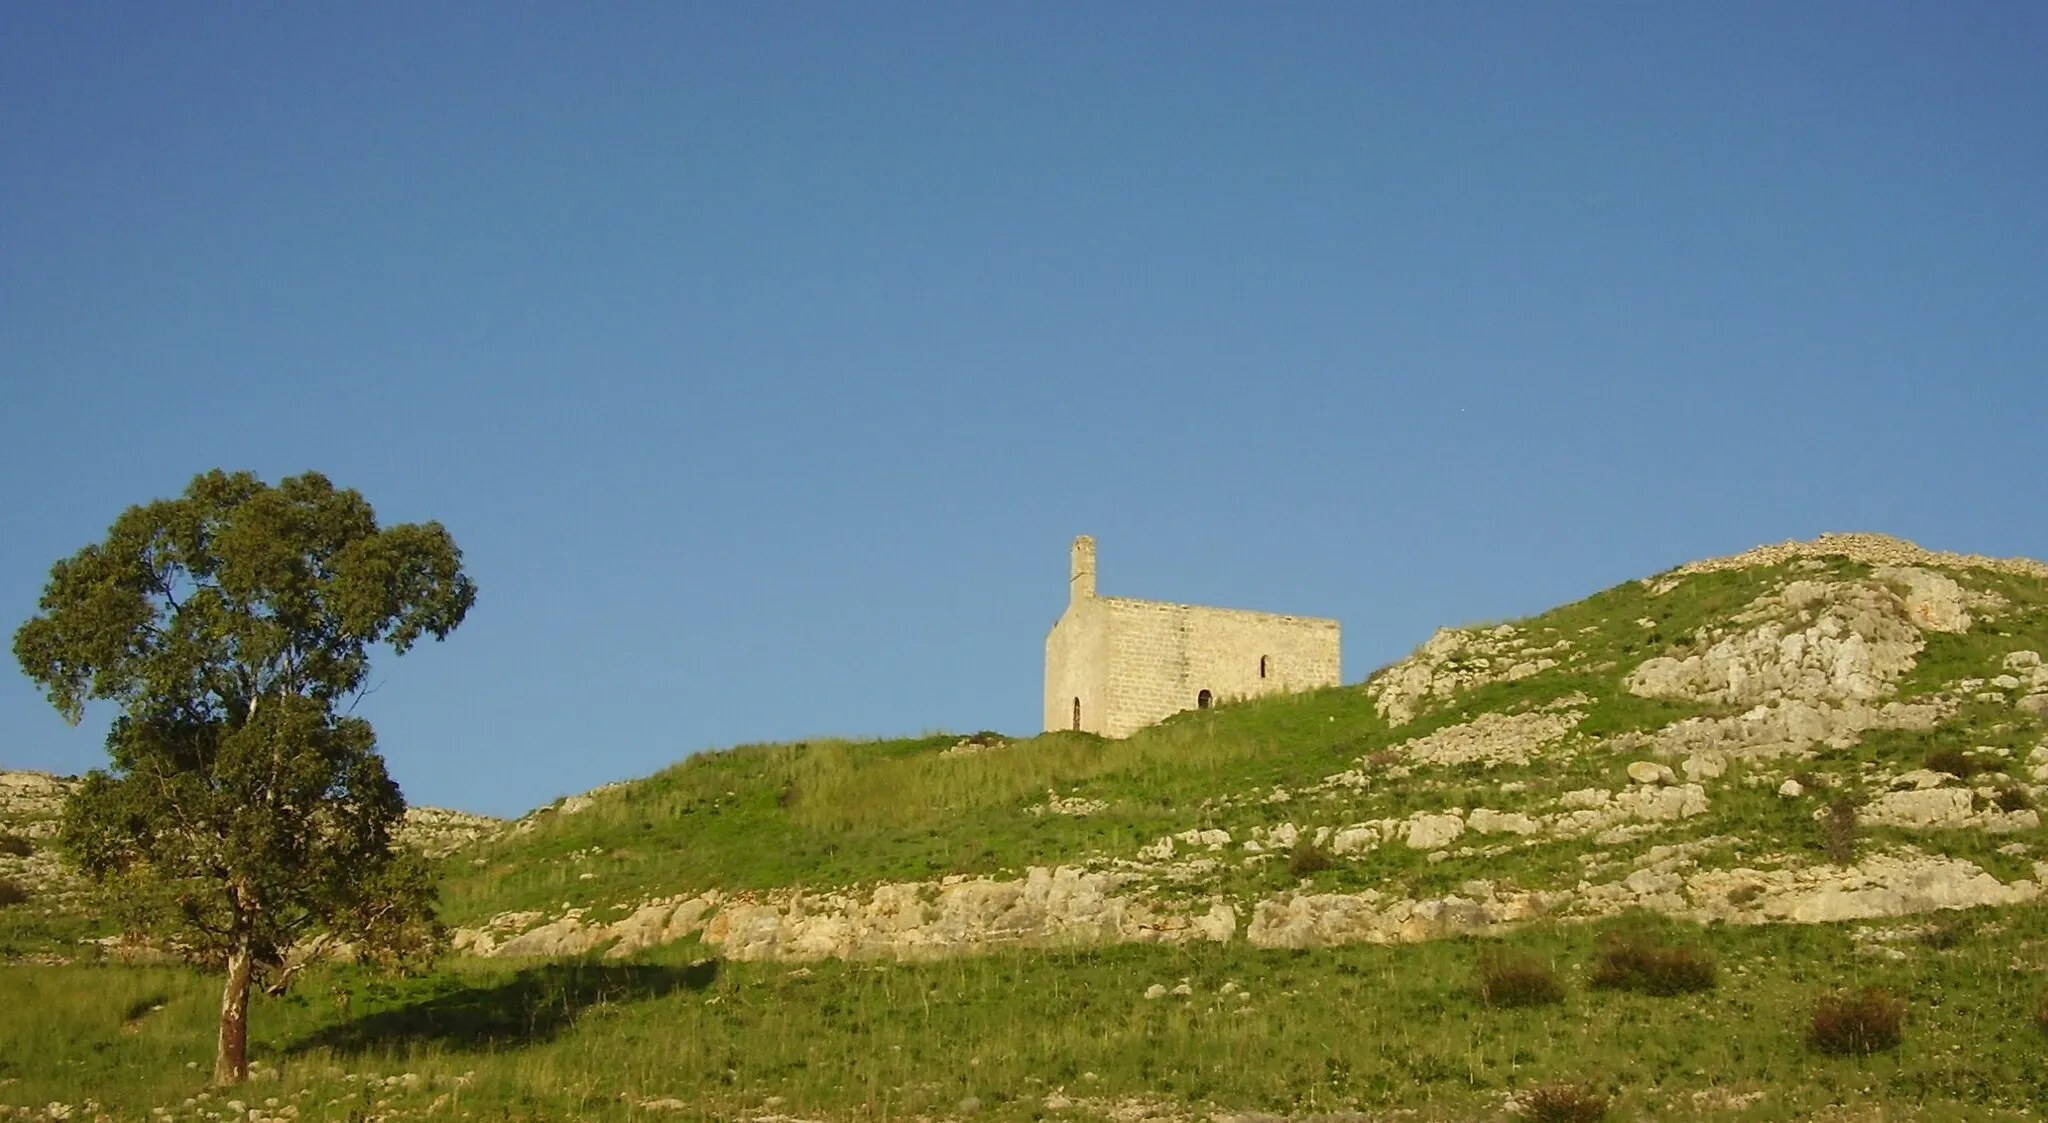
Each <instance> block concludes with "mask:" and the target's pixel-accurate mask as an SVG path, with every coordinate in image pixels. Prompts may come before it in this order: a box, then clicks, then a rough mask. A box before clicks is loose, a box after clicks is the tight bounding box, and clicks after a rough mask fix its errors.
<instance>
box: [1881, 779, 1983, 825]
mask: <svg viewBox="0 0 2048 1123" xmlns="http://www.w3.org/2000/svg"><path fill="white" fill-rule="evenodd" d="M1971 799H1972V796H1971V794H1970V793H1969V792H1968V791H1967V790H1965V789H1962V788H1926V789H1915V790H1913V791H1903V792H1886V793H1885V794H1883V795H1881V796H1878V797H1877V798H1876V799H1874V800H1871V801H1870V802H1869V803H1867V804H1865V805H1864V806H1863V807H1862V809H1861V810H1859V811H1858V813H1857V818H1858V819H1859V820H1861V821H1862V822H1866V823H1869V824H1871V825H1873V826H1889V827H1960V826H1963V825H1964V824H1966V823H1968V822H1969V820H1970V803H1971Z"/></svg>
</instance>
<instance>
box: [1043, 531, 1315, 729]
mask: <svg viewBox="0 0 2048 1123" xmlns="http://www.w3.org/2000/svg"><path fill="white" fill-rule="evenodd" d="M1094 586H1095V544H1094V541H1093V540H1092V539H1088V538H1086V537H1083V538H1079V539H1076V540H1075V545H1074V553H1073V567H1072V574H1071V580H1070V581H1069V589H1070V600H1069V604H1068V607H1067V611H1066V613H1065V614H1063V615H1062V616H1061V617H1060V619H1059V622H1058V623H1056V624H1054V625H1053V629H1052V632H1051V634H1049V635H1047V636H1046V639H1045V729H1046V730H1047V731H1048V732H1051V731H1054V730H1061V729H1076V728H1078V729H1082V730H1085V731H1087V732H1090V733H1099V734H1102V735H1104V736H1107V737H1125V736H1129V735H1130V734H1132V733H1134V732H1136V731H1137V730H1139V729H1143V728H1144V727H1145V726H1148V725H1151V724H1153V723H1154V722H1157V721H1160V720H1161V719H1164V718H1167V717H1170V716H1172V715H1174V714H1177V713H1180V712H1181V711H1183V710H1192V709H1196V708H1199V707H1200V706H1201V705H1203V704H1204V702H1205V700H1206V701H1207V702H1209V703H1219V702H1225V701H1231V700H1235V699H1240V698H1253V697H1258V696H1260V695H1264V694H1278V693H1281V692H1283V691H1290V690H1310V689H1314V688H1317V687H1323V686H1335V685H1337V683H1338V682H1339V681H1341V675H1342V673H1343V666H1342V658H1341V648H1342V643H1341V636H1340V634H1339V627H1338V624H1337V621H1335V620H1325V619H1319V618H1316V617H1309V616H1282V615H1277V614H1274V613H1270V612H1247V611H1243V610H1240V609H1231V608H1208V607H1205V606H1202V605H1192V604H1172V603H1168V602H1165V601H1148V600H1137V599H1134V598H1130V597H1099V596H1096V595H1095V587H1094ZM1205 692H1206V698H1205ZM1077 714H1078V716H1077Z"/></svg>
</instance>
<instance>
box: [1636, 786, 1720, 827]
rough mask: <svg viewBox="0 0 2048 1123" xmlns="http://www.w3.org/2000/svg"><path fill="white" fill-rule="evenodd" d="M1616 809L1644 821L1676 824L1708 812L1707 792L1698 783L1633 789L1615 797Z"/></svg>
mask: <svg viewBox="0 0 2048 1123" xmlns="http://www.w3.org/2000/svg"><path fill="white" fill-rule="evenodd" d="M1614 804H1615V807H1616V808H1617V809H1618V810H1620V811H1621V812H1623V813H1624V814H1626V815H1628V816H1629V817H1630V818H1633V819H1638V820H1642V821H1644V822H1675V821H1677V820H1679V819H1690V818H1692V817H1693V816H1695V815H1704V814H1706V812H1707V790H1706V789H1705V788H1702V787H1700V786H1699V785H1698V784H1683V785H1680V786H1678V787H1671V788H1662V787H1659V788H1630V789H1629V790H1628V791H1625V792H1622V793H1621V794H1620V795H1617V796H1615V797H1614Z"/></svg>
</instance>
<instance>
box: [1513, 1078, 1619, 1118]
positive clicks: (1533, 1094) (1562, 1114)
mask: <svg viewBox="0 0 2048 1123" xmlns="http://www.w3.org/2000/svg"><path fill="white" fill-rule="evenodd" d="M1521 1115H1522V1118H1524V1119H1527V1120H1529V1121H1530V1123H1596V1121H1597V1120H1600V1119H1604V1118H1606V1116H1607V1097H1606V1096H1603V1095H1601V1094H1600V1093H1599V1091H1597V1090H1596V1089H1594V1088H1593V1087H1591V1086H1589V1085H1585V1084H1545V1085H1542V1086H1540V1087H1537V1088H1533V1089H1531V1090H1530V1091H1529V1092H1528V1094H1526V1095H1524V1096H1523V1097H1522V1110H1521Z"/></svg>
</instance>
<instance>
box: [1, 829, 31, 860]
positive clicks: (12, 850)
mask: <svg viewBox="0 0 2048 1123" xmlns="http://www.w3.org/2000/svg"><path fill="white" fill-rule="evenodd" d="M35 852H36V844H35V843H33V842H30V841H29V840H28V839H25V838H23V837H21V836H20V835H18V834H0V854H11V855H13V856H14V857H17V858H26V857H28V856H29V855H30V854H33V853H35Z"/></svg>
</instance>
